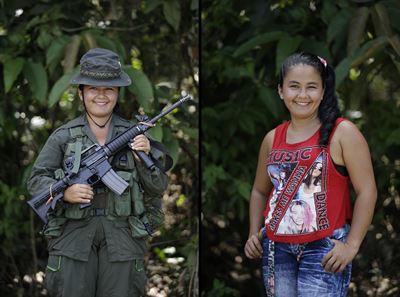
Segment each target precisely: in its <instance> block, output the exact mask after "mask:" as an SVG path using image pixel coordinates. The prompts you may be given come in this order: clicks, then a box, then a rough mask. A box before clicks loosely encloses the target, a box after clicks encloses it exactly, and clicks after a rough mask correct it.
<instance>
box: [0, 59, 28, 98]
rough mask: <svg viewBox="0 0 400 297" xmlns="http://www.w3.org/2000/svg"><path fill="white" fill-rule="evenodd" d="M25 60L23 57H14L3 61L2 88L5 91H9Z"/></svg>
mask: <svg viewBox="0 0 400 297" xmlns="http://www.w3.org/2000/svg"><path fill="white" fill-rule="evenodd" d="M24 62H25V60H24V59H23V58H15V59H10V60H7V61H6V62H5V63H4V69H3V75H4V90H5V92H6V93H8V91H10V89H11V87H12V85H13V84H14V82H15V80H16V79H17V77H18V75H19V74H20V72H21V70H22V67H23V66H24Z"/></svg>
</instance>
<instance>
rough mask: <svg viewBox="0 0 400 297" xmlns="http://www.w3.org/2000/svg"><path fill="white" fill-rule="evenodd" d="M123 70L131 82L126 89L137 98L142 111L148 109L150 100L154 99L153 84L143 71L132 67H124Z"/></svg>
mask: <svg viewBox="0 0 400 297" xmlns="http://www.w3.org/2000/svg"><path fill="white" fill-rule="evenodd" d="M124 70H125V71H126V73H127V74H128V75H129V76H130V78H131V79H132V84H131V85H130V86H129V87H128V90H129V91H130V92H131V93H133V94H135V95H136V96H137V100H138V101H139V104H140V106H142V107H143V109H144V111H145V112H146V111H148V110H149V108H150V104H151V102H153V100H154V93H153V86H152V84H151V82H150V80H149V78H148V77H147V75H146V74H145V73H144V72H143V71H141V70H137V69H133V68H132V67H124Z"/></svg>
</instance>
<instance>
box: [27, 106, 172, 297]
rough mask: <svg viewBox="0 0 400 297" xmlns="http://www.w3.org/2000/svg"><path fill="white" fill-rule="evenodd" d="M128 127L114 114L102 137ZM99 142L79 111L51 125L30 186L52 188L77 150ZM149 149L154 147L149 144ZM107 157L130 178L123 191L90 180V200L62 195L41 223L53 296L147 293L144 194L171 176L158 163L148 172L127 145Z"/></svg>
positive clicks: (157, 191)
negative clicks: (86, 203)
mask: <svg viewBox="0 0 400 297" xmlns="http://www.w3.org/2000/svg"><path fill="white" fill-rule="evenodd" d="M130 126H132V123H131V122H129V121H127V120H124V119H122V118H121V117H119V116H117V115H116V114H114V115H113V117H112V119H111V123H110V126H109V131H108V136H107V141H106V142H108V141H109V140H111V139H113V138H114V137H115V136H116V135H118V134H119V133H121V132H123V131H125V130H126V129H127V128H129V127H130ZM96 142H97V141H96V138H95V136H94V134H93V133H92V132H91V130H90V128H89V124H88V122H87V119H86V116H84V115H82V116H81V117H79V118H77V119H74V120H72V121H70V122H68V123H67V124H65V125H63V126H61V127H60V128H58V129H57V130H56V131H54V132H53V133H52V134H51V136H50V137H49V139H48V140H47V142H46V144H45V145H44V147H43V149H42V151H41V152H40V154H39V156H38V158H37V160H36V162H35V164H34V166H33V169H32V174H31V177H30V179H29V181H28V189H29V191H30V193H31V194H32V195H36V194H38V193H40V192H42V191H43V190H44V189H49V187H50V185H51V184H53V183H54V182H56V180H57V178H62V174H63V172H64V171H66V170H70V171H74V170H77V164H79V158H78V159H77V156H79V155H80V152H82V151H83V150H85V148H87V147H90V146H91V145H92V144H94V143H96ZM151 153H153V154H155V153H156V152H153V149H152V152H151ZM71 157H73V158H71ZM74 158H75V159H74ZM111 164H112V166H113V169H114V170H115V171H116V173H117V174H118V175H119V176H120V177H122V178H123V179H124V180H125V181H126V182H128V183H129V188H128V189H127V190H126V191H125V192H124V193H123V194H122V195H121V196H117V195H116V194H115V193H113V192H112V191H110V190H109V189H108V188H107V187H105V186H104V185H102V184H101V182H100V184H101V185H100V186H95V187H94V193H95V195H94V198H93V202H92V205H91V206H90V207H87V208H84V209H80V207H79V205H78V204H69V203H66V202H63V201H61V202H59V203H58V204H57V206H56V209H55V210H54V211H51V213H50V214H49V222H48V225H47V226H46V228H45V229H44V234H45V235H46V237H47V238H48V239H49V246H48V248H49V261H48V265H47V269H46V279H45V284H46V287H47V289H48V290H49V292H50V294H51V296H67V297H68V296H74V297H80V296H90V297H94V296H96V297H103V296H104V297H105V296H107V297H112V296H115V297H124V296H130V297H132V296H141V295H142V294H143V293H144V286H145V283H146V275H145V271H144V266H143V264H144V254H145V252H146V249H147V247H146V242H145V238H146V236H147V231H146V228H145V225H144V223H146V220H147V219H148V218H147V217H146V212H145V211H146V207H145V204H143V196H144V195H145V196H146V195H148V196H150V197H151V196H152V197H156V196H158V197H160V195H161V193H162V192H163V191H164V190H165V189H166V187H167V184H168V178H167V176H166V174H165V173H163V172H162V171H160V170H159V169H158V168H156V169H155V170H154V171H150V170H148V169H147V168H145V167H144V166H143V165H142V164H141V163H140V162H137V161H135V159H134V157H133V155H132V153H131V150H130V149H129V148H128V147H127V150H125V151H123V152H122V153H119V154H117V155H116V156H115V157H114V158H113V159H111ZM60 169H62V170H60ZM145 202H146V201H145Z"/></svg>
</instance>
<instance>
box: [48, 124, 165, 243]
mask: <svg viewBox="0 0 400 297" xmlns="http://www.w3.org/2000/svg"><path fill="white" fill-rule="evenodd" d="M82 128H83V126H76V127H71V128H69V134H70V138H69V140H68V142H67V143H66V146H65V153H64V160H63V170H62V169H58V170H57V171H56V172H55V178H56V179H61V178H63V177H64V172H71V173H76V172H78V170H79V166H80V161H81V160H80V157H81V153H82V151H84V150H85V149H86V148H88V147H89V146H91V145H93V142H92V141H91V139H90V138H89V137H88V136H87V135H85V134H84V133H83V131H82ZM114 129H116V133H117V135H118V134H120V133H121V132H123V131H125V130H126V128H125V127H121V126H115V127H114ZM152 151H153V147H152ZM156 155H157V153H156ZM110 163H111V165H112V167H113V169H114V171H115V172H116V173H117V174H118V175H119V176H120V177H121V178H122V179H124V180H125V181H126V182H127V183H128V184H129V187H128V188H127V189H126V190H125V192H124V193H123V194H122V195H121V196H118V195H117V194H115V193H114V192H112V191H111V190H109V189H108V188H107V187H106V186H105V185H103V184H102V183H101V182H100V183H99V184H98V185H94V187H93V190H94V193H95V195H94V199H93V200H92V205H91V206H90V207H86V208H83V209H81V208H80V204H69V203H64V202H61V203H58V205H57V207H56V209H55V211H54V212H53V213H51V214H50V218H49V222H48V225H47V226H45V229H44V232H43V233H44V235H46V236H48V237H57V236H59V235H60V234H61V233H62V229H63V225H64V224H65V223H66V221H67V220H81V219H87V218H89V217H91V216H98V215H104V216H107V218H108V219H109V220H115V219H117V218H121V217H126V218H127V220H128V222H129V225H130V229H131V233H132V236H133V237H135V238H138V237H145V236H149V235H151V234H152V233H153V232H154V230H156V229H157V228H159V227H160V226H161V225H162V224H163V222H164V213H163V211H162V200H161V199H162V197H159V196H157V197H152V196H149V195H148V194H147V193H145V192H144V190H143V187H142V186H141V182H140V180H139V174H138V172H137V167H136V165H135V160H134V157H133V155H132V153H131V150H130V149H129V148H128V147H127V149H123V150H121V151H120V152H119V153H117V154H116V155H115V156H113V157H111V158H110Z"/></svg>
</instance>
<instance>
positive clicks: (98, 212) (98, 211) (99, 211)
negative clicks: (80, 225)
mask: <svg viewBox="0 0 400 297" xmlns="http://www.w3.org/2000/svg"><path fill="white" fill-rule="evenodd" d="M92 212H93V215H94V216H105V215H106V209H105V208H93V209H92Z"/></svg>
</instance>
